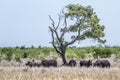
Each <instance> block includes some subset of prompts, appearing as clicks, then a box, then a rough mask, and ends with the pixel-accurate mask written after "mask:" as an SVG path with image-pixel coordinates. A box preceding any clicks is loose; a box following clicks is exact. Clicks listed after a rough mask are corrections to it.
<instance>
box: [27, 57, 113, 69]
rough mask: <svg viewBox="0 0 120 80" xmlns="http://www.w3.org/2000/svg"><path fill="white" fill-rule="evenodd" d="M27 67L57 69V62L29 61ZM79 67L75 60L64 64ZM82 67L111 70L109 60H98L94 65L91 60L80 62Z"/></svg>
mask: <svg viewBox="0 0 120 80" xmlns="http://www.w3.org/2000/svg"><path fill="white" fill-rule="evenodd" d="M25 65H26V66H29V67H40V66H44V67H57V61H56V60H42V61H41V62H36V61H35V60H32V61H27V62H26V63H25ZM76 65H77V62H76V61H75V60H73V59H72V60H70V61H69V62H68V63H66V64H63V65H62V66H69V67H75V66H76ZM79 65H80V67H87V68H88V67H90V66H93V67H101V68H110V66H111V64H110V62H109V61H108V60H96V61H95V62H94V63H92V61H91V60H82V61H80V62H79Z"/></svg>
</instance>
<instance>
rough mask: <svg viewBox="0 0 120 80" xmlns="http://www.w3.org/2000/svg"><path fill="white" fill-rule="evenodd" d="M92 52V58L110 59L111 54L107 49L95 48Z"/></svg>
mask: <svg viewBox="0 0 120 80" xmlns="http://www.w3.org/2000/svg"><path fill="white" fill-rule="evenodd" d="M94 52H95V53H94V54H93V56H94V58H98V56H100V57H101V58H107V57H110V56H111V54H112V52H111V50H110V49H109V48H95V49H94Z"/></svg>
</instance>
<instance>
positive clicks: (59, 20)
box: [56, 13, 62, 29]
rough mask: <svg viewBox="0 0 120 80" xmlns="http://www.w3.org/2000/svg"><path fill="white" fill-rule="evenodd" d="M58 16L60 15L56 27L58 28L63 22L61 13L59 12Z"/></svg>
mask: <svg viewBox="0 0 120 80" xmlns="http://www.w3.org/2000/svg"><path fill="white" fill-rule="evenodd" d="M58 16H59V18H58V25H57V27H56V29H58V27H59V26H60V22H61V18H62V16H61V13H60V14H58Z"/></svg>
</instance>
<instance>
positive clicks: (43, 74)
mask: <svg viewBox="0 0 120 80" xmlns="http://www.w3.org/2000/svg"><path fill="white" fill-rule="evenodd" d="M0 80H120V68H119V67H112V68H110V69H106V68H104V69H103V68H93V67H91V68H79V67H75V68H71V67H58V68H52V67H51V68H42V67H40V68H29V67H12V66H11V67H8V66H6V67H4V66H1V67H0Z"/></svg>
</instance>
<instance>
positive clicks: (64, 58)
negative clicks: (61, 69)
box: [61, 53, 67, 65]
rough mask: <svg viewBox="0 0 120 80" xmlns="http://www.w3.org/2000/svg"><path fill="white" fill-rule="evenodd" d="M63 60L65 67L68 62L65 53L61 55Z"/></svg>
mask: <svg viewBox="0 0 120 80" xmlns="http://www.w3.org/2000/svg"><path fill="white" fill-rule="evenodd" d="M61 58H62V60H63V65H64V64H66V63H67V61H66V57H65V54H64V53H62V54H61Z"/></svg>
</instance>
